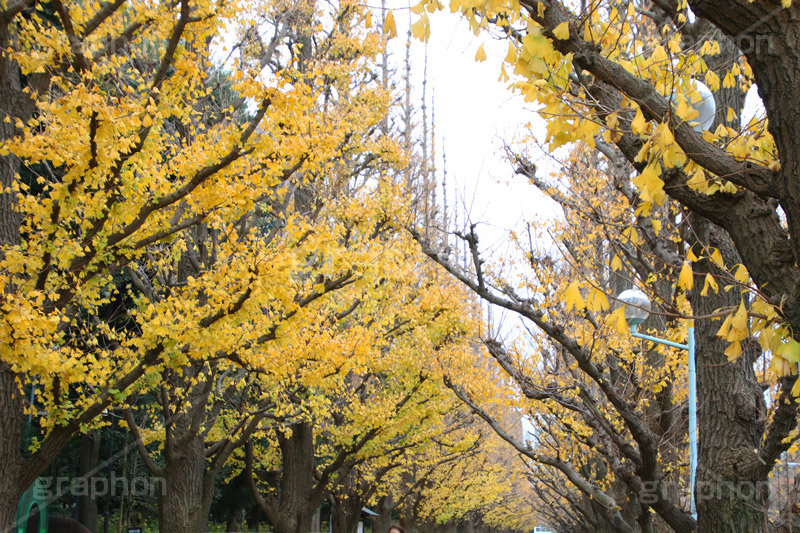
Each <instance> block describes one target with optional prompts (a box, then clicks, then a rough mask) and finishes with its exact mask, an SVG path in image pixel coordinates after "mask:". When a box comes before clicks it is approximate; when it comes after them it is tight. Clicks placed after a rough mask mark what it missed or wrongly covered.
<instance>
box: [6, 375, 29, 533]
mask: <svg viewBox="0 0 800 533" xmlns="http://www.w3.org/2000/svg"><path fill="white" fill-rule="evenodd" d="M22 407H23V405H22V392H21V391H20V390H19V387H18V386H17V384H16V382H15V374H14V373H13V372H11V370H10V369H9V368H8V366H7V365H6V364H5V363H4V362H2V361H0V531H8V530H9V529H10V528H11V526H12V525H13V524H14V521H15V520H16V516H17V505H18V504H19V500H20V498H21V497H22V493H23V492H24V491H25V488H26V487H22V486H20V483H19V475H20V466H21V461H22V459H21V457H20V444H21V440H22V421H23V418H22V416H21V414H22Z"/></svg>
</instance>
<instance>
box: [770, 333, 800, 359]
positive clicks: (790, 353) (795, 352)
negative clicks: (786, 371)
mask: <svg viewBox="0 0 800 533" xmlns="http://www.w3.org/2000/svg"><path fill="white" fill-rule="evenodd" d="M774 355H777V356H780V357H782V358H783V359H786V360H787V361H789V362H791V363H799V362H800V343H798V342H797V341H796V340H794V339H789V341H788V342H785V343H783V344H781V345H780V346H778V349H777V350H775V354H774Z"/></svg>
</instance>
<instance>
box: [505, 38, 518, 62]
mask: <svg viewBox="0 0 800 533" xmlns="http://www.w3.org/2000/svg"><path fill="white" fill-rule="evenodd" d="M505 61H506V63H516V61H517V47H516V46H514V43H513V42H512V41H508V53H506V59H505Z"/></svg>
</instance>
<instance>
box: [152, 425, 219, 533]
mask: <svg viewBox="0 0 800 533" xmlns="http://www.w3.org/2000/svg"><path fill="white" fill-rule="evenodd" d="M179 424H180V422H179ZM205 462H206V456H205V446H204V444H203V439H202V437H200V436H196V437H195V438H193V439H191V440H190V441H189V442H188V443H187V444H186V445H184V446H182V447H181V448H179V449H177V450H175V452H174V455H173V457H172V459H171V460H169V461H167V463H166V464H165V467H164V483H165V490H164V492H163V493H162V494H161V495H160V497H159V517H158V523H159V531H162V532H163V533H197V532H198V531H207V530H208V527H207V526H208V510H209V508H210V507H211V497H210V496H211V495H206V494H204V493H203V492H204V491H203V487H204V480H205V475H204V474H205V471H206V468H205V466H206V465H205Z"/></svg>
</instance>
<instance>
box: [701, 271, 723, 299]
mask: <svg viewBox="0 0 800 533" xmlns="http://www.w3.org/2000/svg"><path fill="white" fill-rule="evenodd" d="M709 287H711V288H712V289H714V294H716V293H717V292H719V285H717V280H715V279H714V276H712V275H711V274H706V280H705V282H704V283H703V290H702V291H700V295H701V296H708V288H709Z"/></svg>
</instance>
